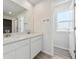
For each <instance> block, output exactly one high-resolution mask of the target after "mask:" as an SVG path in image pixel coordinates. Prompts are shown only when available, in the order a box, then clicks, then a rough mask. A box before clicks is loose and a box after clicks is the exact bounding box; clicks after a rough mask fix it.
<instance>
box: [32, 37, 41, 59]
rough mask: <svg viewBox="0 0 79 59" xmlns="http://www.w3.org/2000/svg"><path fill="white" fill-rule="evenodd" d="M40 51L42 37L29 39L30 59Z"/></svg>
mask: <svg viewBox="0 0 79 59" xmlns="http://www.w3.org/2000/svg"><path fill="white" fill-rule="evenodd" d="M41 50H42V36H37V37H34V38H32V39H31V59H33V58H34V57H35V56H36V55H37V54H38V53H39V52H40V51H41Z"/></svg>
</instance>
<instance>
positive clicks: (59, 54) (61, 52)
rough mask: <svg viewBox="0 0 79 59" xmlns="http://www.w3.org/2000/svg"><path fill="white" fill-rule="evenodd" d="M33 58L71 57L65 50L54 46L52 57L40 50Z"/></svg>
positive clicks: (65, 58)
mask: <svg viewBox="0 0 79 59" xmlns="http://www.w3.org/2000/svg"><path fill="white" fill-rule="evenodd" d="M34 59H71V58H70V55H69V52H68V51H67V50H63V49H60V48H56V47H55V49H54V56H53V57H51V56H49V55H47V54H45V53H42V52H40V53H39V54H38V55H37V56H36V57H35V58H34Z"/></svg>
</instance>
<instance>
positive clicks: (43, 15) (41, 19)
mask: <svg viewBox="0 0 79 59" xmlns="http://www.w3.org/2000/svg"><path fill="white" fill-rule="evenodd" d="M33 15H34V16H33V17H34V32H42V33H43V34H44V37H43V52H45V53H47V54H50V55H53V44H52V41H53V39H52V38H51V37H52V36H51V34H52V32H51V29H52V28H51V2H50V1H44V2H41V3H39V4H37V5H36V6H35V7H34V8H33Z"/></svg>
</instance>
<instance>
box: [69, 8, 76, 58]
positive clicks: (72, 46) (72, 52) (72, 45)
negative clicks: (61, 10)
mask: <svg viewBox="0 0 79 59" xmlns="http://www.w3.org/2000/svg"><path fill="white" fill-rule="evenodd" d="M72 11H73V19H72V26H71V28H72V29H71V30H70V32H69V52H70V55H71V57H72V59H75V55H76V49H75V47H76V43H75V42H76V37H75V31H76V27H75V9H74V8H73V9H72Z"/></svg>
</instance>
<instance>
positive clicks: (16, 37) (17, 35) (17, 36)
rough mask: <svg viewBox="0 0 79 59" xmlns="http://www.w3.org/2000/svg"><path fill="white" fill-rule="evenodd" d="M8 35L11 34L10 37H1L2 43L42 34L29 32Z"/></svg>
mask: <svg viewBox="0 0 79 59" xmlns="http://www.w3.org/2000/svg"><path fill="white" fill-rule="evenodd" d="M4 35H6V34H4ZM10 35H11V36H10V37H4V38H3V44H7V43H11V42H15V41H19V40H23V39H28V38H32V37H35V36H39V35H42V34H41V33H31V34H27V33H11V34H10Z"/></svg>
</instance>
